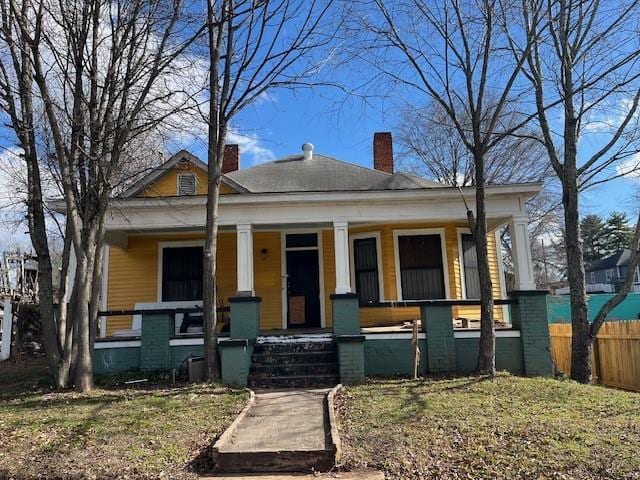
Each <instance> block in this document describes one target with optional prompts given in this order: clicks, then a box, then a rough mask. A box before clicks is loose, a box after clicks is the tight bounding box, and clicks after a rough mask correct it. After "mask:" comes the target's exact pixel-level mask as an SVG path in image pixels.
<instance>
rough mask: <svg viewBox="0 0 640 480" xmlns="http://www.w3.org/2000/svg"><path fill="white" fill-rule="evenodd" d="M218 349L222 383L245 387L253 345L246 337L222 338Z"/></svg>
mask: <svg viewBox="0 0 640 480" xmlns="http://www.w3.org/2000/svg"><path fill="white" fill-rule="evenodd" d="M218 346H219V349H220V369H221V371H222V383H223V384H224V385H232V386H236V387H246V386H247V380H248V378H249V368H250V367H251V354H252V353H253V345H251V344H250V343H249V341H248V340H247V339H229V340H222V341H221V342H220V343H219V344H218Z"/></svg>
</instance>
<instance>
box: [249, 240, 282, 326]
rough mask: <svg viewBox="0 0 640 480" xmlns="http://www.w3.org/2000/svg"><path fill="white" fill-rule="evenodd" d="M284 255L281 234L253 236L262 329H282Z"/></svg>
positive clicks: (255, 275)
mask: <svg viewBox="0 0 640 480" xmlns="http://www.w3.org/2000/svg"><path fill="white" fill-rule="evenodd" d="M281 270H282V253H281V249H280V232H256V233H255V234H254V236H253V272H254V282H255V289H256V295H257V296H258V297H260V298H261V299H262V302H261V303H260V328H261V329H262V330H273V329H278V328H282V273H281Z"/></svg>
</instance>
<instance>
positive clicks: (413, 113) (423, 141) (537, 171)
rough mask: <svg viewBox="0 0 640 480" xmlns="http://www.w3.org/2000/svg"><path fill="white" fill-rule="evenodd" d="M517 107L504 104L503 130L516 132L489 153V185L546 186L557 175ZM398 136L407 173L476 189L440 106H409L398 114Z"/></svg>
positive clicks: (467, 157)
mask: <svg viewBox="0 0 640 480" xmlns="http://www.w3.org/2000/svg"><path fill="white" fill-rule="evenodd" d="M490 102H491V103H494V102H495V101H494V100H493V99H491V100H490ZM516 107H517V105H514V104H509V105H506V107H505V109H504V110H505V111H504V113H503V128H506V129H507V130H510V129H514V132H517V134H514V135H513V136H509V137H505V139H504V140H502V141H501V142H500V143H498V144H497V145H496V146H495V147H494V148H492V149H491V151H490V152H489V153H488V154H487V159H486V165H485V169H486V173H485V177H486V182H487V184H494V185H496V184H503V183H526V182H545V181H547V180H549V179H552V178H553V177H555V175H554V174H553V171H552V169H551V164H550V163H549V160H548V158H547V157H546V155H545V153H546V152H545V150H544V147H543V146H542V145H541V143H540V142H539V133H538V132H536V131H533V130H531V129H529V128H528V127H527V126H526V125H525V126H523V123H526V121H527V120H528V118H527V117H526V116H524V115H523V114H521V113H519V112H518V111H516ZM464 115H465V112H464V111H460V112H456V116H458V117H459V118H460V119H463V118H464ZM465 123H469V120H468V119H467V120H465ZM398 132H399V135H398V137H397V139H398V143H399V144H400V147H401V148H402V157H403V164H404V167H405V168H406V169H408V170H409V171H411V172H413V173H415V174H417V175H420V176H424V177H427V178H432V179H433V180H435V181H439V182H442V183H444V184H445V185H451V186H452V187H459V186H460V187H462V186H471V185H474V183H475V164H474V161H473V157H472V156H471V153H470V152H469V149H468V148H467V147H466V146H465V144H464V142H463V140H462V138H461V137H460V135H458V132H457V131H456V126H455V124H454V122H452V121H451V118H450V117H449V114H448V113H447V112H446V111H445V110H444V109H443V108H442V106H441V105H439V104H438V103H433V102H429V103H428V104H427V105H426V106H424V107H416V106H415V105H411V104H409V105H407V106H406V107H405V108H404V109H403V111H402V120H401V122H400V124H399V125H398ZM523 165H526V166H527V168H523Z"/></svg>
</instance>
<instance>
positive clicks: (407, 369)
mask: <svg viewBox="0 0 640 480" xmlns="http://www.w3.org/2000/svg"><path fill="white" fill-rule="evenodd" d="M419 347H420V365H419V366H418V371H419V372H420V375H424V374H425V373H426V372H427V341H426V340H424V339H420V340H419ZM413 362H414V355H413V347H412V346H411V339H410V338H409V339H405V338H400V339H387V338H385V339H380V340H375V339H369V338H367V340H366V341H365V342H364V365H365V374H366V375H367V376H368V377H373V376H381V377H393V376H403V377H406V376H412V375H413Z"/></svg>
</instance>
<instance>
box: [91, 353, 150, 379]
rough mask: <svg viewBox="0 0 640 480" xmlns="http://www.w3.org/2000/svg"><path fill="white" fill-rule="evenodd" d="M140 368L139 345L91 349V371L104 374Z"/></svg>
mask: <svg viewBox="0 0 640 480" xmlns="http://www.w3.org/2000/svg"><path fill="white" fill-rule="evenodd" d="M131 370H140V347H124V348H122V347H121V348H101V349H97V350H94V351H93V373H95V374H96V375H106V374H113V373H122V372H129V371H131Z"/></svg>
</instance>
